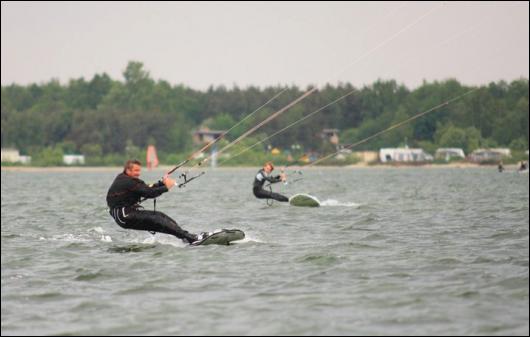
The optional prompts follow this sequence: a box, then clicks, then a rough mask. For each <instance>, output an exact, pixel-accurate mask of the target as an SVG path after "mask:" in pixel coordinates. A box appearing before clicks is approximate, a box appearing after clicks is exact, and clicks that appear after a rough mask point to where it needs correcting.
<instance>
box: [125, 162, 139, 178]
mask: <svg viewBox="0 0 530 337" xmlns="http://www.w3.org/2000/svg"><path fill="white" fill-rule="evenodd" d="M141 171H142V167H141V166H140V165H136V164H133V166H131V168H128V169H127V170H125V174H127V175H128V176H129V177H133V178H139V177H140V172H141Z"/></svg>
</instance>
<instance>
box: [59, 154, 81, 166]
mask: <svg viewBox="0 0 530 337" xmlns="http://www.w3.org/2000/svg"><path fill="white" fill-rule="evenodd" d="M63 163H64V164H65V165H84V164H85V156H84V155H82V154H65V155H63Z"/></svg>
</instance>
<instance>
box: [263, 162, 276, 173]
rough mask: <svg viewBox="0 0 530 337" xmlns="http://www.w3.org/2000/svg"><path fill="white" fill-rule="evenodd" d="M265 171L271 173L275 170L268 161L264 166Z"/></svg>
mask: <svg viewBox="0 0 530 337" xmlns="http://www.w3.org/2000/svg"><path fill="white" fill-rule="evenodd" d="M263 169H264V170H265V172H267V173H271V172H272V170H274V165H273V164H272V162H271V161H268V162H266V163H265V165H263Z"/></svg>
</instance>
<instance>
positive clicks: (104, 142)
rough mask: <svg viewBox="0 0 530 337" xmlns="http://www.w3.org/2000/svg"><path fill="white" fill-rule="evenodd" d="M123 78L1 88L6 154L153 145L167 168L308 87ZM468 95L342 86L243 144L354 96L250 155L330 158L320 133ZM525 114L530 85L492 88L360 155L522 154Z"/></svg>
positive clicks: (132, 68) (136, 149) (450, 89)
mask: <svg viewBox="0 0 530 337" xmlns="http://www.w3.org/2000/svg"><path fill="white" fill-rule="evenodd" d="M123 76H124V80H122V81H119V80H113V79H111V78H110V77H109V76H108V75H107V74H97V75H95V76H94V77H93V78H92V79H91V80H85V79H84V78H79V79H72V80H70V81H69V82H68V83H67V84H65V85H61V84H60V83H59V82H58V81H57V80H51V81H49V82H47V83H42V84H31V85H27V86H21V85H16V84H12V85H7V86H2V99H1V104H2V107H1V142H2V148H5V147H15V148H17V149H19V150H20V151H21V152H22V153H25V154H29V155H32V156H34V157H36V158H46V157H47V156H48V157H49V156H53V154H54V153H55V154H56V156H57V154H58V153H82V154H85V155H86V156H87V159H88V160H89V163H93V164H116V163H121V161H122V160H123V158H124V156H140V155H141V157H143V156H144V154H143V153H144V150H145V148H146V146H147V145H149V144H154V145H156V147H157V149H158V151H159V156H160V157H161V159H162V161H164V160H167V161H173V160H177V158H180V157H182V156H185V155H186V154H189V153H190V152H192V151H193V150H194V149H196V148H197V145H195V144H193V142H192V132H193V131H194V130H196V129H198V128H199V127H204V126H206V127H208V128H210V129H215V130H226V129H228V128H230V127H232V126H233V125H235V124H236V123H237V122H238V121H240V120H242V119H243V118H244V117H245V116H247V115H248V114H249V113H250V112H252V111H254V110H255V109H256V108H258V107H259V106H261V105H263V104H264V103H265V102H266V101H268V100H269V99H270V98H271V97H273V96H274V95H276V94H277V93H279V92H280V91H282V90H285V92H284V93H283V94H281V95H280V96H279V97H278V98H277V99H276V100H274V101H273V102H271V103H270V104H268V105H267V106H266V107H265V108H263V109H262V110H260V111H259V112H258V113H257V114H256V115H255V116H253V118H249V119H248V120H246V121H245V122H244V123H242V125H240V126H239V127H238V128H236V129H234V130H233V131H232V132H230V133H229V134H228V135H227V137H226V138H227V141H230V140H232V139H235V138H236V137H238V136H239V135H241V134H242V133H244V132H245V131H246V130H247V129H249V128H251V127H252V126H254V125H256V124H257V123H259V122H260V121H262V120H263V119H265V118H266V117H267V116H269V115H270V114H272V113H273V112H274V111H277V110H279V109H281V108H282V107H283V106H285V105H287V104H288V103H290V102H291V101H293V100H294V99H296V98H297V97H299V96H300V95H302V94H303V93H304V92H305V91H306V90H307V89H308V88H299V87H296V86H289V87H282V86H271V87H265V88H259V87H255V86H250V87H246V88H239V87H237V86H234V87H232V88H227V87H224V86H217V87H213V86H212V87H210V88H208V89H207V90H205V91H200V90H194V89H191V88H189V87H186V86H184V85H171V84H170V83H168V82H167V81H164V80H158V81H155V80H153V79H152V78H151V77H150V75H149V72H148V71H147V70H145V69H144V65H143V64H142V63H140V62H134V61H131V62H129V63H128V65H127V67H126V69H125V71H124V72H123ZM472 88H473V87H470V86H465V85H463V84H461V83H459V82H458V81H457V80H454V79H449V80H445V81H439V82H438V81H436V82H424V83H423V84H422V85H421V86H419V87H418V88H416V89H414V90H410V89H408V88H407V87H405V86H404V85H402V84H398V83H397V82H396V81H395V80H378V81H376V82H374V83H373V84H371V85H368V86H364V87H362V88H355V87H354V86H352V85H351V84H348V83H342V84H338V85H335V86H333V85H326V86H324V87H322V88H319V89H318V90H317V91H316V92H315V93H313V94H312V95H310V96H309V97H307V98H306V99H305V100H303V101H302V102H300V103H299V104H297V105H295V106H294V107H293V108H291V109H290V110H289V111H287V112H286V113H284V114H283V115H282V116H281V117H279V118H277V119H275V120H273V121H272V122H271V123H269V124H267V125H266V126H265V127H263V128H262V129H260V130H259V132H258V133H257V134H255V135H253V136H252V138H250V139H248V140H247V141H246V142H245V143H246V144H251V143H252V142H253V141H256V140H259V139H263V138H264V137H265V136H266V135H268V134H272V133H273V132H275V131H277V130H279V129H281V128H283V127H285V126H286V125H289V124H290V123H292V122H295V121H297V120H298V119H300V118H303V117H304V116H306V115H307V114H309V113H311V112H313V111H315V110H317V109H319V108H321V107H323V106H325V105H326V104H328V103H330V102H332V101H333V100H335V99H337V98H339V97H341V96H343V95H345V94H348V93H351V94H350V95H348V96H347V97H346V98H345V99H343V100H341V101H339V102H337V103H336V104H333V105H331V106H329V107H328V108H326V109H324V110H323V111H321V112H319V113H317V114H315V115H314V116H313V117H311V118H308V119H307V120H305V121H304V122H302V123H300V124H299V125H296V126H294V127H292V128H290V129H288V130H287V131H286V132H283V133H281V134H279V135H277V136H275V137H273V138H271V139H270V140H269V141H267V142H264V144H263V146H260V147H256V148H254V149H253V150H254V151H257V152H262V153H263V152H264V150H265V149H266V148H267V147H268V146H269V145H271V146H273V147H277V148H280V149H290V148H292V146H293V145H297V147H296V148H299V149H301V150H300V151H301V152H308V151H312V152H318V153H321V154H324V153H326V152H327V153H329V152H330V151H333V148H332V147H330V144H329V143H327V142H326V141H324V140H323V139H322V138H321V137H320V136H319V135H320V132H321V131H322V129H324V128H336V129H339V130H340V134H339V136H340V143H343V144H351V143H354V142H356V141H359V140H361V139H363V138H366V137H369V136H370V135H372V134H375V133H376V132H378V131H380V130H383V129H385V128H387V127H389V126H391V125H393V124H395V123H397V122H399V121H402V120H404V119H406V118H407V117H411V116H413V115H415V114H417V113H420V112H423V111H425V110H428V109H430V108H432V107H434V106H436V105H438V104H440V103H443V102H444V101H447V100H449V99H451V98H454V97H456V96H458V95H461V94H463V93H465V92H467V91H469V90H470V89H472ZM528 116H529V110H528V79H524V78H521V79H518V80H514V81H512V82H510V83H507V82H504V81H499V82H492V83H489V84H487V85H484V86H480V87H479V88H478V89H477V91H475V92H474V93H473V94H471V95H468V96H466V97H464V98H462V99H461V100H458V101H456V102H454V103H452V104H450V105H447V106H445V107H443V108H441V109H439V111H436V112H433V113H431V114H429V115H427V116H425V117H423V118H421V119H418V120H416V121H414V122H413V123H410V124H407V125H405V126H403V127H401V128H399V129H396V130H394V131H392V132H389V133H386V134H384V135H382V136H381V137H378V138H376V139H374V140H372V141H370V142H367V143H365V144H363V145H362V146H360V147H358V148H357V149H359V150H378V149H379V148H381V147H395V146H398V145H400V144H403V143H404V142H405V141H406V142H407V144H408V145H409V146H420V147H423V148H424V149H426V150H427V151H430V152H431V153H432V151H434V150H435V149H436V148H437V147H460V148H463V149H464V150H465V151H466V153H468V152H470V151H472V150H474V149H476V148H478V147H494V146H502V147H510V148H512V149H514V150H525V149H528V135H529V122H528ZM54 151H55V152H54ZM43 160H44V159H43Z"/></svg>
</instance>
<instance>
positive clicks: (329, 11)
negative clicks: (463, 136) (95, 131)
mask: <svg viewBox="0 0 530 337" xmlns="http://www.w3.org/2000/svg"><path fill="white" fill-rule="evenodd" d="M1 12H2V39H1V44H2V61H1V62H2V68H1V76H2V85H7V84H11V83H17V84H24V85H25V84H29V83H42V82H47V81H49V80H50V79H52V78H56V79H59V80H60V81H61V83H63V84H66V83H67V82H68V80H70V79H73V78H79V77H84V78H85V79H87V80H90V79H91V78H92V77H93V76H94V75H95V74H96V73H103V72H105V73H107V74H109V75H110V76H111V77H112V78H113V79H118V80H123V75H122V73H123V70H124V69H125V67H126V65H127V62H128V61H130V60H134V61H140V62H142V63H143V64H144V67H145V69H146V70H147V71H149V72H150V74H151V77H152V78H154V79H157V80H158V79H162V80H166V81H168V82H170V83H171V84H184V85H186V86H190V87H193V88H196V89H205V88H207V87H208V86H210V85H220V84H224V85H227V86H229V87H231V86H232V85H234V84H235V85H238V86H240V87H246V86H248V85H257V86H260V87H263V86H267V85H277V84H282V85H283V84H296V85H301V86H307V85H310V84H317V85H323V84H325V83H333V84H335V83H337V82H339V81H341V82H350V83H352V84H354V85H356V86H362V85H364V84H370V83H373V82H374V81H376V80H377V79H379V78H380V79H395V80H397V81H398V82H400V83H404V84H405V85H407V86H408V87H409V88H414V87H417V86H418V85H420V84H421V83H422V81H423V80H427V81H433V80H444V79H447V78H456V79H457V80H459V81H461V82H463V83H465V84H469V85H476V84H486V83H489V82H491V81H498V80H507V81H510V80H513V79H517V78H520V77H525V78H528V76H529V75H528V67H529V66H528V65H529V45H528V43H529V42H528V41H529V33H528V30H529V19H528V15H529V14H528V13H529V8H528V2H487V3H486V2H427V3H423V2H422V3H408V2H366V3H363V2H351V3H348V2H346V3H345V2H340V3H334V2H307V3H305V2H276V3H274V2H257V3H242V2H225V3H219V2H215V3H208V2H204V3H196V2H193V3H186V2H178V3H158V2H149V3H136V2H135V3H127V2H119V3H117V2H110V3H102V2H96V3H68V2H9V1H7V2H5V1H2V11H1Z"/></svg>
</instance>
